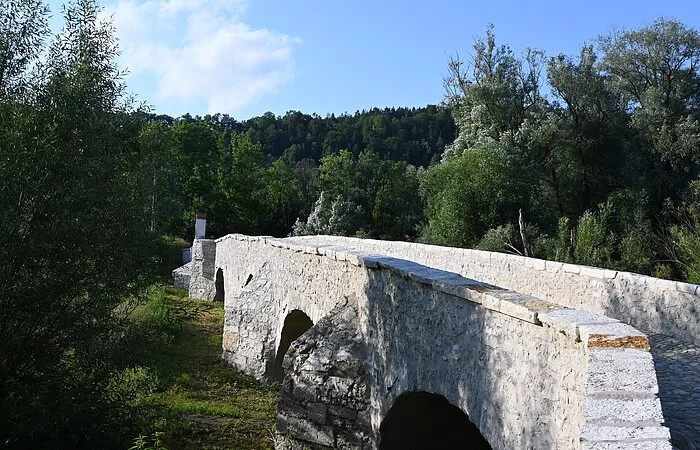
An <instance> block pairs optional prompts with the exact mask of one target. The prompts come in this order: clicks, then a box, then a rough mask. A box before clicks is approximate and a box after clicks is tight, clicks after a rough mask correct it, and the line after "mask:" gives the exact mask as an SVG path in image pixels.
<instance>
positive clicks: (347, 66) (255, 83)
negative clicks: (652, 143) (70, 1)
mask: <svg viewBox="0 0 700 450" xmlns="http://www.w3.org/2000/svg"><path fill="white" fill-rule="evenodd" d="M61 3H62V2H61V1H58V0H51V1H49V4H50V6H51V9H52V11H54V12H55V13H58V12H59V11H60V5H61ZM101 4H102V6H103V7H104V8H105V12H106V14H108V15H111V16H112V17H113V18H114V21H115V24H116V26H117V34H118V37H119V39H120V42H121V46H122V52H123V54H122V57H121V64H122V65H123V66H124V67H126V68H128V69H129V71H130V75H129V77H128V79H127V83H128V85H129V88H130V89H131V90H132V91H134V92H135V93H136V94H137V95H138V98H139V99H141V100H145V101H147V102H148V103H150V104H151V105H152V106H153V107H154V110H155V111H156V112H158V113H165V114H170V115H172V116H180V115H182V114H185V113H188V112H189V113H191V114H193V115H194V114H199V115H203V114H206V113H215V112H221V113H228V114H230V115H231V116H233V117H234V118H236V119H239V120H242V119H246V118H249V117H252V116H257V115H261V114H263V113H265V112H266V111H272V112H273V113H275V114H277V115H280V114H284V113H285V112H286V111H289V110H300V111H303V112H306V113H314V112H315V113H318V114H320V115H321V116H325V115H326V114H329V113H335V114H339V113H343V112H349V113H353V112H355V111H356V110H362V109H369V108H372V107H380V108H381V107H385V106H424V105H426V104H431V103H432V104H435V103H439V102H440V101H441V100H442V98H443V90H442V77H443V75H445V72H446V63H447V59H448V58H449V57H450V56H451V55H453V54H454V53H455V52H459V53H460V54H462V55H467V54H468V53H469V51H470V50H471V45H472V43H473V42H474V39H475V38H476V37H478V36H482V35H483V34H484V31H485V29H486V26H487V25H488V24H489V23H493V24H494V25H495V34H496V39H497V40H498V41H499V42H500V43H505V44H508V45H510V46H511V48H513V50H514V51H515V52H516V53H518V54H520V53H522V52H523V51H524V49H525V48H527V47H533V48H539V49H542V50H544V51H545V52H546V53H547V55H549V56H554V55H556V54H559V53H567V54H577V53H578V50H579V48H580V46H581V45H582V44H584V43H586V42H589V43H591V42H593V40H594V39H595V37H596V36H598V35H600V34H606V33H608V32H610V31H612V30H614V29H629V28H637V27H640V26H643V25H646V24H649V23H651V22H652V21H653V20H655V19H657V18H659V17H665V18H669V19H677V20H680V21H682V22H684V23H685V24H687V25H689V26H691V27H693V28H695V29H700V2H698V1H697V0H693V1H690V0H672V1H658V0H657V1H646V0H638V1H630V0H607V1H601V0H587V1H554V0H550V1H544V0H529V1H507V0H492V1H490V2H486V1H483V2H468V1H441V0H432V1H415V0H405V1H400V2H399V1H386V0H374V1H369V0H354V1H333V0H302V1H289V0H103V1H102V3H101ZM56 15H60V14H56Z"/></svg>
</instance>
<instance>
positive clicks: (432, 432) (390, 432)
mask: <svg viewBox="0 0 700 450" xmlns="http://www.w3.org/2000/svg"><path fill="white" fill-rule="evenodd" d="M379 433H380V440H379V449H380V450H395V449H396V450H398V449H401V450H407V449H415V450H418V449H421V450H424V449H436V450H437V449H448V448H450V449H451V448H454V449H457V448H459V449H471V450H491V446H490V445H489V443H488V442H487V441H486V439H484V437H483V436H482V435H481V432H479V429H478V428H477V427H476V425H474V424H473V423H472V422H471V421H470V420H469V417H468V416H467V415H466V414H465V413H464V412H463V411H462V410H461V409H459V408H458V407H456V406H454V405H453V404H451V403H450V402H449V401H447V399H446V398H445V397H443V396H441V395H436V394H430V393H428V392H420V391H416V392H407V393H404V394H401V395H400V396H399V397H398V398H397V399H396V401H395V402H394V405H393V406H392V407H391V409H390V410H389V412H388V413H387V415H386V417H385V418H384V420H383V421H382V424H381V427H380V429H379Z"/></svg>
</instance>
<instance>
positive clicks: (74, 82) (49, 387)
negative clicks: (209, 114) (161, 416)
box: [0, 0, 151, 448]
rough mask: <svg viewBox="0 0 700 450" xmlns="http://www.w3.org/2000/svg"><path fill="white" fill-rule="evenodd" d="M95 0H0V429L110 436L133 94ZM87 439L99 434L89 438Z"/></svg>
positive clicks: (133, 159)
mask: <svg viewBox="0 0 700 450" xmlns="http://www.w3.org/2000/svg"><path fill="white" fill-rule="evenodd" d="M98 13H99V9H98V7H97V4H96V2H95V1H92V0H76V1H74V2H72V3H69V4H68V5H67V6H66V7H65V10H64V19H65V24H64V27H63V29H62V31H61V32H60V33H59V34H58V35H57V36H56V37H55V38H54V39H53V41H52V42H51V43H49V42H47V34H48V28H47V17H48V14H49V11H48V8H47V7H46V6H44V5H43V4H42V3H41V2H40V1H38V0H30V1H27V0H19V1H17V0H8V1H3V2H1V3H0V58H1V59H0V73H1V74H2V77H1V79H0V95H2V97H3V99H2V100H3V101H2V102H1V103H0V179H2V180H3V182H2V183H0V409H2V411H3V413H2V414H0V442H2V445H9V446H10V447H34V448H37V447H45V448H46V447H53V448H63V447H78V446H88V447H89V446H93V447H97V446H104V445H108V444H110V443H112V444H117V445H118V442H117V441H113V440H111V439H110V438H109V436H111V435H113V434H114V433H115V432H117V431H118V427H115V426H113V419H119V417H120V414H121V413H120V410H119V409H118V408H119V405H118V403H119V402H118V401H116V400H118V399H115V398H113V397H110V394H109V391H108V385H109V380H110V378H111V376H112V375H113V374H114V373H115V370H116V369H117V367H118V365H119V362H120V355H119V353H118V352H117V350H118V349H119V342H120V340H119V338H120V336H121V333H122V331H123V329H122V328H121V327H120V321H119V314H118V308H117V307H118V305H119V304H120V303H121V302H122V301H123V299H124V298H125V297H126V296H129V295H130V294H134V293H135V292H137V291H138V290H139V289H140V288H141V287H142V286H143V285H144V284H145V283H146V282H148V281H149V273H150V272H149V270H148V269H149V267H150V252H149V250H148V246H149V243H150V242H151V240H150V239H149V235H148V226H149V224H148V216H147V215H145V214H144V213H143V212H144V209H145V208H144V205H145V204H147V198H146V197H145V191H144V190H143V183H142V182H141V181H140V180H141V179H142V175H143V174H141V173H140V169H139V167H140V166H141V165H140V164H139V152H138V148H137V147H136V146H135V145H134V143H135V140H136V139H135V138H136V136H137V133H136V131H137V128H136V125H137V124H136V123H134V121H133V119H132V118H131V117H132V115H130V114H129V113H130V112H131V102H130V101H129V99H128V96H127V95H126V93H125V90H124V85H123V83H122V72H121V71H120V70H119V68H118V67H117V64H116V57H117V55H118V50H117V45H116V41H115V39H114V30H113V29H112V26H111V24H110V23H109V22H103V21H101V20H99V18H98ZM94 439H99V442H98V441H95V440H94Z"/></svg>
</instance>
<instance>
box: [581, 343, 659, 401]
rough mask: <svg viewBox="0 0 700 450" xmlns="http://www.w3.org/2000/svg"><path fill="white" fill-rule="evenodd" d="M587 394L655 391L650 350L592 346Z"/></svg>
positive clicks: (654, 374) (648, 392)
mask: <svg viewBox="0 0 700 450" xmlns="http://www.w3.org/2000/svg"><path fill="white" fill-rule="evenodd" d="M588 374H589V375H588V385H587V387H586V391H587V393H588V394H601V393H608V394H611V395H612V394H618V395H619V394H620V393H638V394H657V393H658V392H659V387H658V384H657V381H656V372H655V370H654V361H653V359H652V357H651V353H649V352H648V351H645V350H637V349H606V348H595V349H591V350H590V353H589V357H588Z"/></svg>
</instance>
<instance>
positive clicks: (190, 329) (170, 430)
mask: <svg viewBox="0 0 700 450" xmlns="http://www.w3.org/2000/svg"><path fill="white" fill-rule="evenodd" d="M223 314H224V312H223V308H222V307H221V306H220V305H213V304H209V303H200V302H193V301H191V300H189V299H188V298H187V297H186V292H185V291H183V290H179V289H177V288H174V287H170V286H167V287H165V286H164V287H157V288H153V289H152V290H151V291H150V292H149V300H148V302H147V303H146V304H144V305H142V306H140V307H139V308H137V309H136V310H135V311H134V312H133V314H132V317H133V320H134V322H135V323H136V324H137V325H138V326H141V327H142V328H143V329H144V330H146V331H145V332H144V334H145V335H148V336H149V339H148V342H147V343H146V347H147V348H145V349H144V348H142V349H139V350H140V351H143V354H142V356H141V359H142V360H143V361H141V364H140V365H141V367H142V369H140V370H137V371H131V372H130V373H129V374H127V375H126V376H125V377H123V378H126V379H127V380H128V381H129V383H131V384H133V385H135V386H137V387H138V388H139V389H141V391H142V393H141V394H140V395H138V396H137V398H136V400H135V401H134V405H133V407H134V410H135V411H136V412H137V413H138V414H139V415H140V416H141V417H143V420H142V421H141V422H142V427H141V429H140V430H135V432H134V433H133V435H134V437H136V436H139V435H140V436H141V439H140V440H138V445H139V446H138V447H136V444H137V440H135V441H134V442H135V448H144V449H145V448H157V446H156V445H153V444H149V442H150V441H149V439H151V438H150V437H152V436H155V437H157V438H158V440H160V441H161V442H162V446H163V447H164V448H168V449H241V450H244V449H270V448H273V447H274V444H273V435H274V433H273V430H274V422H275V409H276V404H277V397H278V392H279V386H276V385H272V386H263V385H261V384H259V383H258V382H257V381H255V380H254V379H252V378H250V377H248V376H245V375H243V374H241V373H239V372H237V371H235V370H233V369H232V368H231V367H229V366H227V365H226V364H225V363H223V362H222V361H221V335H222V328H223ZM156 433H162V435H161V434H158V435H156ZM152 441H153V442H155V438H153V439H152Z"/></svg>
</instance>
